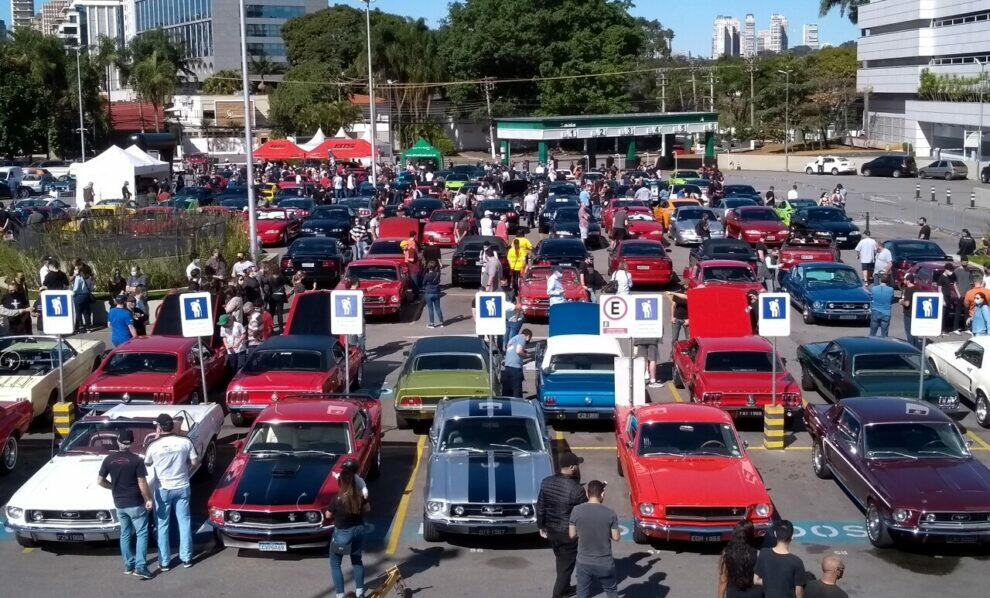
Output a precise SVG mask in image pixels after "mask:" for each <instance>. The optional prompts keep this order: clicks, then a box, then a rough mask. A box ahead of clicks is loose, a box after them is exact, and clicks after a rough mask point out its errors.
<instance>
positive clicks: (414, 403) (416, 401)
mask: <svg viewBox="0 0 990 598" xmlns="http://www.w3.org/2000/svg"><path fill="white" fill-rule="evenodd" d="M422 406H423V399H422V398H420V397H402V398H401V399H399V407H410V408H419V407H422Z"/></svg>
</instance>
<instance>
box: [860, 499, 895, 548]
mask: <svg viewBox="0 0 990 598" xmlns="http://www.w3.org/2000/svg"><path fill="white" fill-rule="evenodd" d="M866 535H867V537H868V538H869V539H870V544H873V545H874V546H876V547H877V548H890V546H891V545H893V543H894V541H893V540H891V539H890V532H889V531H888V530H887V522H886V521H884V520H883V515H881V514H880V509H878V508H877V506H876V505H875V504H873V503H870V506H869V507H868V508H867V509H866Z"/></svg>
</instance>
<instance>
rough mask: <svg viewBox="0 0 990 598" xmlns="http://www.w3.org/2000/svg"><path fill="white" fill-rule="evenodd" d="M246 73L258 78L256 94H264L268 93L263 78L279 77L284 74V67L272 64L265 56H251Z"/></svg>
mask: <svg viewBox="0 0 990 598" xmlns="http://www.w3.org/2000/svg"><path fill="white" fill-rule="evenodd" d="M248 72H249V73H250V74H252V75H256V76H257V77H258V85H257V89H258V93H265V92H267V91H268V84H267V83H266V82H265V77H270V76H272V75H281V74H282V73H284V72H285V67H284V66H283V65H281V64H279V63H277V62H272V61H271V60H269V59H268V57H267V56H252V57H251V64H250V65H249V68H248Z"/></svg>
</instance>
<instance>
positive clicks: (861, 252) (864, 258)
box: [856, 232, 877, 284]
mask: <svg viewBox="0 0 990 598" xmlns="http://www.w3.org/2000/svg"><path fill="white" fill-rule="evenodd" d="M856 255H858V256H859V264H860V266H861V267H862V268H863V282H865V283H866V284H870V281H871V280H872V279H873V266H874V262H876V258H877V242H876V241H874V240H873V239H871V238H870V233H868V232H864V233H863V238H862V239H860V240H859V243H857V244H856Z"/></svg>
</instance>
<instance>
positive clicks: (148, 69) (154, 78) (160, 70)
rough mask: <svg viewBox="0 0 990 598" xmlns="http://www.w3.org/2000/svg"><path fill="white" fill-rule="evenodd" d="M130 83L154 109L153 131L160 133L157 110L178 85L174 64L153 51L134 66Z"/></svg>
mask: <svg viewBox="0 0 990 598" xmlns="http://www.w3.org/2000/svg"><path fill="white" fill-rule="evenodd" d="M131 83H132V84H133V85H134V89H135V91H137V92H138V95H139V96H140V97H141V98H143V99H144V100H147V101H148V102H150V103H151V105H152V107H153V108H154V109H155V131H156V132H158V131H160V130H161V128H160V127H159V125H158V108H160V107H161V106H164V105H165V104H166V103H167V102H168V100H169V98H170V97H171V96H172V94H173V93H174V92H175V89H176V87H178V85H179V77H178V74H177V73H176V69H175V64H174V63H173V62H171V61H169V60H168V59H166V58H164V57H163V56H162V55H161V54H159V53H158V51H157V50H155V51H153V52H152V53H151V55H149V56H148V57H147V58H145V59H144V60H142V61H141V62H139V63H137V64H135V65H134V70H133V72H132V73H131ZM142 120H143V119H142Z"/></svg>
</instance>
